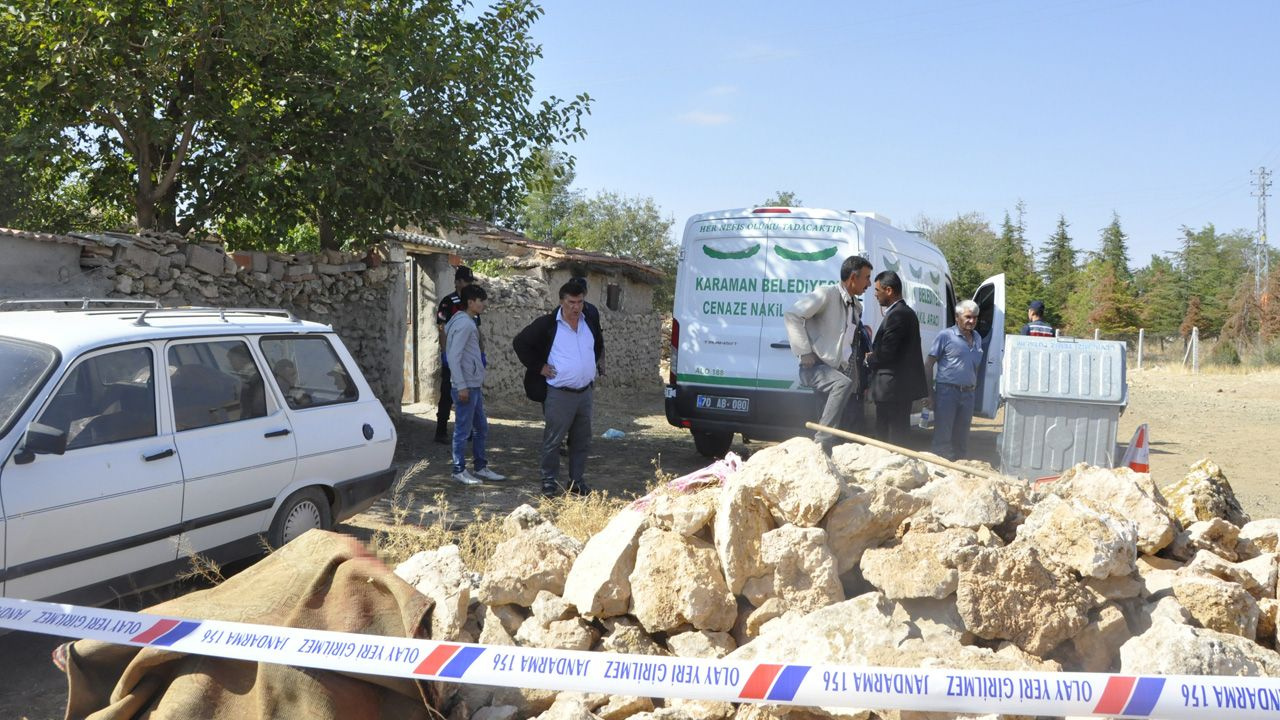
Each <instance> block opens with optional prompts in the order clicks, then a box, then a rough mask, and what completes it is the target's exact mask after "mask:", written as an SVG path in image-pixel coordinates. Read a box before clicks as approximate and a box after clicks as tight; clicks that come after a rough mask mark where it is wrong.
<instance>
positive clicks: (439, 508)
mask: <svg viewBox="0 0 1280 720" xmlns="http://www.w3.org/2000/svg"><path fill="white" fill-rule="evenodd" d="M425 467H426V463H425V461H422V462H419V463H418V464H416V465H414V466H413V467H411V468H409V469H408V470H407V471H406V472H405V473H404V476H403V477H402V479H401V481H400V482H399V483H398V484H397V485H396V487H395V488H394V490H393V493H394V494H393V496H392V497H393V498H394V499H393V501H392V507H393V510H392V517H391V523H390V524H389V525H387V526H385V527H383V528H381V529H379V530H377V531H376V532H375V533H374V536H373V545H374V548H375V549H376V551H377V552H378V554H379V555H380V556H381V557H382V558H383V559H384V561H386V562H387V563H388V564H390V565H393V566H394V565H397V564H399V563H401V562H404V561H405V560H407V559H409V558H410V557H413V556H414V555H416V554H417V553H419V552H422V551H424V550H434V549H436V548H438V547H440V546H442V545H457V546H458V553H459V555H460V556H461V557H462V560H463V562H464V563H466V566H467V567H468V568H471V569H472V570H478V571H480V572H483V571H485V570H487V569H488V566H489V560H490V558H492V557H493V553H494V550H495V548H497V546H498V544H499V543H501V542H502V541H503V540H506V539H507V533H506V531H505V530H504V529H503V527H502V521H503V519H504V516H501V515H496V514H491V515H484V514H480V513H473V514H472V515H471V516H465V515H464V514H462V513H459V512H456V511H455V510H454V508H452V507H451V506H450V504H449V501H448V499H447V498H446V496H445V494H444V493H437V494H436V495H435V496H434V497H433V498H432V503H430V504H421V505H420V504H419V503H418V502H417V498H416V497H415V496H414V495H413V493H406V492H404V488H406V487H407V486H408V485H409V481H410V480H411V479H412V477H413V476H414V474H415V473H417V472H422V471H424V470H425ZM674 477H675V476H674V475H673V474H671V473H667V472H664V471H663V470H662V466H661V459H660V458H659V459H658V460H655V461H654V479H653V482H652V483H651V484H650V485H649V487H648V488H647V489H648V490H652V489H654V488H656V487H660V486H661V485H663V484H665V483H666V482H668V481H670V480H671V479H672V478H674ZM630 502H631V500H630V499H629V498H618V497H613V496H611V495H609V493H607V492H593V493H591V494H590V495H588V496H586V497H578V496H576V495H563V496H561V497H557V498H541V499H540V500H539V502H538V505H537V510H538V512H539V513H540V514H541V515H542V516H543V517H544V518H546V519H547V520H548V521H549V522H551V523H552V524H554V525H555V526H556V527H558V528H560V530H561V531H562V532H564V533H565V534H566V535H568V536H570V537H572V538H574V539H576V540H578V541H579V542H583V543H585V542H586V541H587V540H588V539H590V538H591V536H593V535H595V534H596V533H598V532H600V531H601V530H602V529H604V526H605V525H607V524H608V523H609V521H610V520H611V519H612V518H613V516H614V515H616V514H617V513H618V511H620V510H621V509H623V508H624V507H626V506H627V505H628V504H629V503H630ZM415 507H416V508H417V509H416V510H414V508H415Z"/></svg>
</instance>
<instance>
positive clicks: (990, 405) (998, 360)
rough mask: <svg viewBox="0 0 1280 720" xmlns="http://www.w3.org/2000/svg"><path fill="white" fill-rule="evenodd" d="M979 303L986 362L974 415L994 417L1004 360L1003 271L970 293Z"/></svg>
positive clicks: (997, 405) (983, 351) (998, 404)
mask: <svg viewBox="0 0 1280 720" xmlns="http://www.w3.org/2000/svg"><path fill="white" fill-rule="evenodd" d="M973 301H974V302H976V303H977V304H978V327H977V330H978V334H979V335H981V336H982V357H983V362H984V363H985V364H984V366H983V367H982V369H981V371H980V372H979V373H978V389H977V392H976V399H977V403H976V406H975V407H974V409H973V413H974V414H975V415H979V416H981V417H985V418H994V417H995V416H996V411H997V410H999V409H1000V371H1001V367H1002V365H1001V364H1002V363H1003V362H1004V273H1000V274H999V275H996V276H994V277H989V278H987V279H986V280H983V281H982V284H981V285H979V286H978V290H977V292H975V293H974V294H973Z"/></svg>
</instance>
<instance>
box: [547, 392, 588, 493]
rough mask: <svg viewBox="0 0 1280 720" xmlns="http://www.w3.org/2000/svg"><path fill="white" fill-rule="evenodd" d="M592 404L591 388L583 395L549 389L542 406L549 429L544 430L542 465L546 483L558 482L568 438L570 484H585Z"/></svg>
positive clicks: (582, 393)
mask: <svg viewBox="0 0 1280 720" xmlns="http://www.w3.org/2000/svg"><path fill="white" fill-rule="evenodd" d="M591 401H592V389H591V388H587V389H586V390H583V391H582V392H570V391H568V390H562V389H560V388H557V387H548V388H547V399H546V401H544V402H543V403H542V417H543V420H544V421H545V422H546V425H545V426H544V427H543V430H542V458H541V462H540V469H541V472H542V480H543V481H544V482H546V481H548V480H552V481H555V480H558V476H559V474H560V445H561V443H563V442H564V441H565V438H568V440H569V482H570V483H580V482H583V477H582V476H583V474H585V472H586V469H587V453H588V452H590V450H591V404H592V403H591Z"/></svg>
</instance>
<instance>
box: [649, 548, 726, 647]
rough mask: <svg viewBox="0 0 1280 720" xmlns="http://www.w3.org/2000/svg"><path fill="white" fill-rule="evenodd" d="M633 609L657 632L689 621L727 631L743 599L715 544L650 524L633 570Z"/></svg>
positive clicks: (672, 628) (700, 625) (707, 628)
mask: <svg viewBox="0 0 1280 720" xmlns="http://www.w3.org/2000/svg"><path fill="white" fill-rule="evenodd" d="M631 614H632V615H634V616H635V617H636V619H637V620H639V621H640V623H641V624H642V625H643V626H644V629H645V630H647V631H649V632H651V633H653V632H668V631H671V630H674V629H676V628H679V627H680V626H682V625H684V624H685V623H688V624H690V625H692V626H693V627H694V628H696V629H698V630H728V629H730V628H732V627H733V622H734V620H735V619H736V618H737V615H738V604H737V601H736V600H734V597H733V595H732V594H731V593H730V592H729V588H728V586H727V585H726V584H725V581H724V575H722V574H721V572H720V562H719V560H718V558H717V557H716V552H715V548H713V547H712V546H711V545H710V544H708V543H706V542H704V541H702V540H699V539H697V538H690V537H684V536H683V535H680V534H679V533H676V532H672V531H669V530H659V529H658V528H649V529H648V530H645V531H644V534H642V535H641V536H640V547H639V549H638V550H637V552H636V564H635V570H633V571H632V573H631Z"/></svg>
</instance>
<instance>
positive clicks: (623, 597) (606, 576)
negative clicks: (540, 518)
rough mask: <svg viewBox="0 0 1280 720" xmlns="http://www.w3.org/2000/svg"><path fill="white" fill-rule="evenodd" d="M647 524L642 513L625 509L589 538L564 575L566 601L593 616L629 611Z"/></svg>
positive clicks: (607, 615) (579, 610)
mask: <svg viewBox="0 0 1280 720" xmlns="http://www.w3.org/2000/svg"><path fill="white" fill-rule="evenodd" d="M645 524H646V520H645V516H644V514H643V513H640V512H636V511H634V510H623V511H622V512H619V513H618V514H617V515H614V516H613V519H612V520H610V521H609V524H608V525H606V526H605V527H604V529H603V530H601V531H600V532H598V533H596V534H595V535H593V536H592V537H591V538H590V539H589V540H587V543H586V545H585V546H584V547H583V548H582V552H581V553H580V554H579V555H578V558H577V560H574V562H573V567H572V568H571V569H570V570H569V575H568V577H566V579H565V583H564V599H565V601H567V602H569V603H570V604H572V605H573V606H574V607H576V608H577V609H578V612H579V613H581V614H583V615H588V616H592V617H612V616H614V615H622V614H623V613H625V612H627V608H628V607H630V605H631V581H630V579H629V578H630V575H631V571H632V569H634V567H635V562H636V547H637V545H638V544H639V540H640V532H641V531H642V530H643V529H644V528H645Z"/></svg>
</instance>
